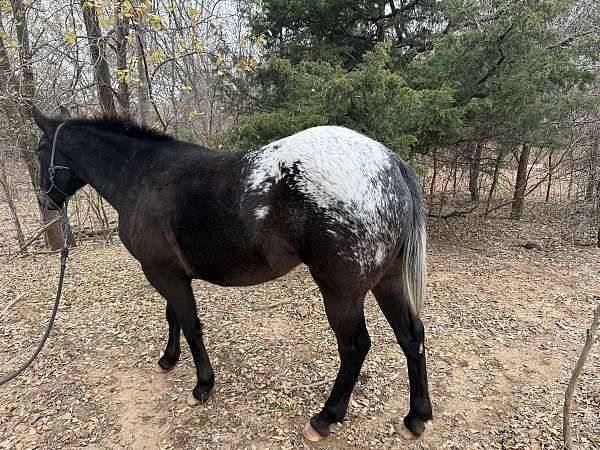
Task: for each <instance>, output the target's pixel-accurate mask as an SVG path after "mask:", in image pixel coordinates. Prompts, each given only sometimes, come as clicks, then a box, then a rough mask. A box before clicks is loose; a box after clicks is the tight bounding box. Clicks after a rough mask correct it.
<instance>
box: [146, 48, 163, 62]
mask: <svg viewBox="0 0 600 450" xmlns="http://www.w3.org/2000/svg"><path fill="white" fill-rule="evenodd" d="M165 59H166V54H165V52H164V50H162V49H160V48H155V49H153V50H152V51H151V52H150V53H148V55H146V62H148V63H157V64H159V63H161V62H163V61H164V60H165Z"/></svg>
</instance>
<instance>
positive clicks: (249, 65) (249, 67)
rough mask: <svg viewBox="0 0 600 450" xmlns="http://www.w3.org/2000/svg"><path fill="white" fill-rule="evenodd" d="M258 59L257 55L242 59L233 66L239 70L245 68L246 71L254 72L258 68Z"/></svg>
mask: <svg viewBox="0 0 600 450" xmlns="http://www.w3.org/2000/svg"><path fill="white" fill-rule="evenodd" d="M257 64H258V63H257V61H256V58H255V57H252V58H250V59H244V58H242V59H240V60H239V61H238V62H237V63H235V65H234V66H233V68H234V69H235V70H237V71H242V70H245V71H246V72H253V71H254V70H255V69H256V65H257Z"/></svg>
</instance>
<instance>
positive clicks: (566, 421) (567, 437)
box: [563, 304, 600, 450]
mask: <svg viewBox="0 0 600 450" xmlns="http://www.w3.org/2000/svg"><path fill="white" fill-rule="evenodd" d="M599 322H600V304H599V305H598V306H597V307H596V310H595V311H594V319H593V320H592V326H591V327H590V329H589V330H587V331H586V336H585V344H584V345H583V350H581V354H580V355H579V359H578V360H577V364H575V369H574V370H573V374H572V375H571V380H570V381H569V385H568V386H567V391H566V392H565V404H564V407H563V442H564V444H565V448H566V449H568V450H573V434H572V432H571V400H572V399H573V391H574V390H575V386H576V385H577V380H579V375H580V374H581V371H582V370H583V365H584V364H585V360H586V359H587V356H588V353H589V352H590V349H591V348H592V344H593V343H594V339H595V337H596V332H597V331H598V324H599Z"/></svg>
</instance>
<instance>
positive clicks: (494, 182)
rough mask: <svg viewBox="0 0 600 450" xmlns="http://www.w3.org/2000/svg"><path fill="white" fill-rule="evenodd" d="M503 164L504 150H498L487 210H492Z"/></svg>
mask: <svg viewBox="0 0 600 450" xmlns="http://www.w3.org/2000/svg"><path fill="white" fill-rule="evenodd" d="M501 164H502V152H498V156H497V157H496V163H495V164H494V175H493V177H492V185H491V186H490V193H489V194H488V198H487V205H486V207H485V210H486V212H487V211H489V210H490V205H491V203H492V199H493V198H494V193H495V192H496V186H497V185H498V177H499V176H500V165H501Z"/></svg>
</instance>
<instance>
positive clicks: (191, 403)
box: [186, 394, 202, 406]
mask: <svg viewBox="0 0 600 450" xmlns="http://www.w3.org/2000/svg"><path fill="white" fill-rule="evenodd" d="M186 403H187V404H188V405H189V406H196V405H199V404H200V403H202V402H201V401H200V400H198V399H197V398H196V397H194V394H190V395H189V397H188V398H187V400H186Z"/></svg>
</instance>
